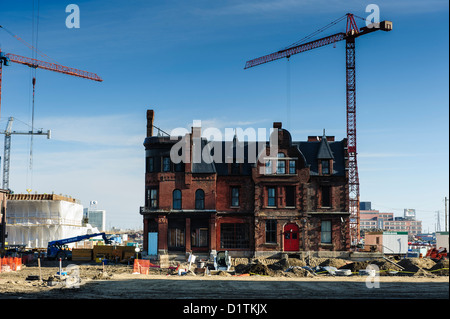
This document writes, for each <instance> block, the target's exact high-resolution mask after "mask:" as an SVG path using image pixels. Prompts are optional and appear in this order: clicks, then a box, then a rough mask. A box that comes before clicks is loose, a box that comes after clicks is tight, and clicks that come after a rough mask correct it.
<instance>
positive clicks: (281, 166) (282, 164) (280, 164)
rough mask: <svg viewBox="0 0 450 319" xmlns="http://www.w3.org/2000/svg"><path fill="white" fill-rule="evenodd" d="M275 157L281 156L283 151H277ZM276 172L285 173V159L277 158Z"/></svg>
mask: <svg viewBox="0 0 450 319" xmlns="http://www.w3.org/2000/svg"><path fill="white" fill-rule="evenodd" d="M277 157H278V158H283V157H284V154H283V153H278V154H277ZM277 174H286V161H284V160H278V161H277Z"/></svg>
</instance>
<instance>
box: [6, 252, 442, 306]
mask: <svg viewBox="0 0 450 319" xmlns="http://www.w3.org/2000/svg"><path fill="white" fill-rule="evenodd" d="M370 263H371V264H375V265H377V267H378V268H379V270H380V271H379V273H378V274H379V276H376V277H375V278H372V279H371V278H369V277H368V276H363V275H361V274H358V272H359V270H364V269H366V267H367V265H368V264H369V262H368V261H367V262H352V261H348V260H342V259H318V258H315V259H310V260H299V259H295V258H292V259H282V260H268V259H266V260H253V261H251V262H246V260H234V265H233V267H232V269H231V271H230V272H225V271H210V273H209V274H208V273H205V271H204V269H197V268H195V266H194V265H192V267H191V271H187V272H186V273H184V274H183V275H181V276H180V275H178V271H177V270H176V269H173V268H172V269H160V268H156V267H150V268H149V272H148V274H136V273H133V266H132V265H124V264H116V265H99V264H95V263H81V262H71V261H64V262H63V264H62V267H63V269H62V270H63V272H67V274H64V275H63V276H58V275H57V272H58V271H59V262H57V261H43V262H42V265H41V267H40V268H39V267H38V266H37V263H33V264H30V265H27V266H22V268H21V270H19V271H15V272H12V271H11V272H3V273H0V299H17V298H20V299H91V298H95V299H150V298H152V299H155V298H156V299H184V298H197V299H209V298H215V299H217V298H218V299H220V298H226V299H230V298H231V299H234V298H242V299H245V298H249V299H252V298H270V299H277V298H282V299H292V298H295V299H298V298H299V299H303V298H321V299H323V298H375V299H376V298H382V299H385V298H402V299H403V298H412V299H416V298H419V299H427V298H430V299H436V298H438V299H441V298H445V299H448V298H449V295H448V294H449V289H448V287H449V285H448V284H449V277H448V276H449V274H448V260H446V261H441V262H438V263H436V262H434V261H432V260H430V259H419V258H406V259H402V260H400V261H398V263H396V264H393V263H389V262H387V261H385V260H375V261H371V262H370ZM69 265H75V266H69ZM174 266H175V265H174ZM177 266H180V268H187V267H188V264H181V265H177ZM327 266H328V267H335V268H333V269H350V271H351V272H352V275H351V276H340V275H336V274H332V273H330V272H328V271H327V270H326V269H330V268H326V267H327ZM315 267H316V268H315ZM317 267H323V268H320V269H319V268H317ZM311 269H315V270H316V271H315V272H312V271H311ZM317 270H321V271H317ZM39 276H40V278H41V280H39ZM375 280H376V282H377V284H378V286H376V285H375ZM368 281H370V282H372V284H370V283H369V286H370V285H371V288H379V289H371V288H369V287H368ZM374 285H375V286H374Z"/></svg>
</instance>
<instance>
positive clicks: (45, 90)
mask: <svg viewBox="0 0 450 319" xmlns="http://www.w3.org/2000/svg"><path fill="white" fill-rule="evenodd" d="M37 3H38V1H37V0H34V5H35V8H36V7H37ZM70 3H75V4H77V5H78V6H79V8H80V28H79V29H68V28H66V25H65V20H66V17H67V15H68V13H66V12H65V8H66V6H67V5H68V4H70ZM370 3H375V4H377V5H378V6H379V8H380V14H381V19H382V20H384V19H385V20H391V21H393V25H394V30H393V31H392V32H375V33H373V34H370V35H367V36H364V37H361V38H359V39H358V40H357V43H356V63H357V64H356V67H357V74H356V79H357V132H358V140H357V142H358V153H359V155H358V165H359V173H360V184H361V186H360V189H361V200H362V201H371V202H372V207H374V208H375V209H379V210H381V211H387V212H394V213H395V214H396V215H398V216H401V215H402V213H403V209H404V208H415V209H416V211H417V215H418V218H419V219H421V220H423V222H424V229H425V230H428V229H430V230H431V231H433V230H434V228H435V222H436V213H435V212H436V211H438V210H440V211H441V213H442V215H441V224H442V228H443V211H444V197H445V196H447V197H448V194H449V191H448V175H449V174H448V173H449V172H448V167H449V161H448V155H449V149H448V144H449V140H448V137H449V134H448V133H449V122H448V118H449V114H448V110H449V107H448V105H449V90H448V86H449V83H448V82H449V76H448V70H449V65H448V59H449V44H448V38H449V36H448V22H449V20H448V17H449V14H448V12H449V10H448V9H449V8H448V1H445V0H434V1H427V2H423V1H417V0H414V1H406V0H402V1H397V0H396V1H377V2H374V1H356V0H354V1H341V0H336V1H322V0H319V1H295V0H278V1H268V0H263V1H256V0H247V1H237V0H235V1H232V0H214V1H211V0H208V1H206V0H204V1H197V0H190V1H185V0H180V1H171V0H159V1H155V0H151V1H126V2H124V1H49V0H40V1H39V25H38V28H36V27H35V28H34V30H35V31H36V30H37V31H38V33H37V34H38V42H37V44H38V50H40V51H42V52H43V53H45V54H46V55H47V56H49V57H51V58H52V59H53V60H55V61H57V62H58V63H60V64H62V65H66V66H70V67H74V68H78V69H82V70H87V71H90V72H94V73H97V74H98V75H99V76H101V77H102V78H103V79H104V82H102V83H98V82H94V81H89V80H85V79H80V78H77V77H71V76H67V75H62V74H59V73H55V72H50V71H45V70H37V84H36V98H35V127H36V128H43V129H44V130H47V129H51V130H52V139H50V140H47V139H46V138H45V137H43V136H35V137H34V141H33V166H32V170H30V169H29V152H30V138H29V137H26V136H13V138H12V153H11V172H10V186H11V188H12V189H13V190H14V191H15V192H16V193H25V192H26V189H27V188H31V189H33V192H38V193H50V192H52V191H53V192H55V193H57V194H59V193H61V194H67V195H70V196H72V197H75V198H77V199H79V200H80V201H81V202H82V204H83V205H84V206H88V205H89V202H90V201H91V200H97V201H98V208H102V209H106V210H107V214H108V215H107V226H108V227H110V226H116V227H123V228H128V227H141V220H142V218H141V216H140V215H139V207H140V206H142V205H143V204H144V156H145V155H144V148H143V145H142V143H143V140H144V137H145V133H146V127H145V126H146V122H145V121H146V119H145V112H146V110H147V109H148V108H153V109H154V110H155V112H156V119H155V125H157V126H159V127H161V128H163V129H165V130H167V131H170V130H171V129H174V128H177V127H186V128H188V127H189V126H190V125H191V123H192V121H193V120H202V123H203V125H204V126H213V127H217V128H219V129H221V130H222V129H224V128H226V127H242V128H246V127H253V128H259V127H262V128H264V127H265V128H270V127H271V126H272V122H274V121H281V122H283V124H284V126H285V127H286V128H288V129H289V130H290V131H291V133H292V135H293V138H294V139H295V140H305V139H306V138H307V136H308V135H319V134H322V131H323V129H326V132H327V135H335V136H336V138H337V139H342V138H344V137H345V136H346V119H345V43H344V42H341V43H338V44H337V45H336V47H333V46H332V45H331V46H327V47H323V48H320V49H315V50H312V51H309V52H306V53H302V54H298V55H296V56H293V57H291V59H290V61H289V62H287V61H286V60H285V59H283V60H279V61H275V62H272V63H268V64H264V65H261V66H258V67H255V68H251V69H248V70H244V65H245V62H246V61H247V60H250V59H253V58H256V57H259V56H261V55H265V54H268V53H272V52H275V51H277V50H279V49H282V48H284V47H286V46H288V45H290V44H291V43H294V42H296V41H298V40H299V39H301V38H303V37H304V36H306V35H308V34H310V33H312V32H314V31H316V30H317V29H319V28H321V27H322V26H325V25H327V24H328V23H329V22H331V21H333V20H335V19H337V18H339V17H341V16H343V15H344V14H345V13H347V12H352V13H354V14H355V15H358V16H360V17H366V16H367V14H368V13H366V12H365V8H366V6H367V5H368V4H370ZM32 9H33V1H32V0H23V1H15V2H12V1H10V2H6V3H2V9H1V11H0V25H3V26H4V27H6V28H7V29H8V30H10V31H11V32H13V33H14V34H16V35H18V36H20V37H21V38H23V39H24V40H25V41H27V42H28V43H32V32H33V27H32V26H33V24H32V21H33V20H32V17H33V10H32ZM35 13H36V10H35ZM35 22H36V19H35ZM357 22H358V25H359V26H360V27H362V26H364V21H362V20H357ZM344 30H345V23H344V22H343V23H341V24H339V25H336V26H334V27H332V28H330V29H329V30H327V31H326V32H324V33H323V34H321V36H326V35H330V34H333V33H337V32H342V31H344ZM0 46H1V49H2V51H4V52H8V53H14V54H19V55H24V56H30V57H31V56H32V54H33V53H32V52H31V50H30V49H29V48H27V47H26V46H25V45H23V43H21V42H19V41H17V40H16V39H14V38H13V37H11V36H10V35H9V34H8V33H6V32H4V30H0ZM37 58H38V59H41V60H45V59H46V58H44V57H42V56H38V57H37ZM31 78H32V71H31V69H30V68H28V67H26V66H22V65H19V64H12V65H11V66H8V67H4V69H3V81H2V101H1V102H2V109H1V119H0V129H1V130H3V129H4V128H5V127H6V123H7V119H8V117H10V116H12V117H14V118H16V119H17V120H16V121H15V122H14V124H13V129H14V130H17V131H24V130H25V131H26V130H29V125H30V124H31ZM1 145H2V146H3V143H1Z"/></svg>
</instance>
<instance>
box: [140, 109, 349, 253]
mask: <svg viewBox="0 0 450 319" xmlns="http://www.w3.org/2000/svg"><path fill="white" fill-rule="evenodd" d="M153 116H154V114H153V111H152V110H149V111H147V138H146V139H145V141H144V146H145V151H146V173H145V193H146V197H145V206H144V207H141V210H140V213H141V215H142V216H143V220H144V250H145V251H147V252H148V253H149V254H166V253H169V252H191V251H192V252H194V253H195V252H197V253H199V252H204V253H210V252H215V251H221V250H228V251H229V252H230V254H231V255H232V256H247V257H251V256H258V255H273V254H277V253H280V252H295V253H299V252H302V251H321V250H328V251H347V250H349V248H350V238H349V213H348V177H347V161H346V158H347V156H346V142H347V141H346V139H344V140H342V141H335V140H334V137H330V136H325V135H324V136H313V137H311V136H310V137H308V140H307V141H304V142H295V141H292V138H291V135H290V133H289V132H288V131H287V130H285V129H283V128H282V125H281V123H274V127H273V129H274V133H272V134H274V135H271V136H273V137H274V138H276V142H278V144H277V145H275V146H277V149H276V153H274V150H275V147H273V145H271V143H270V142H264V143H258V145H257V147H254V145H253V144H256V143H253V144H252V142H248V141H239V140H238V139H237V138H235V139H234V140H233V141H215V142H214V141H207V140H206V139H204V138H202V137H201V128H196V127H193V128H192V131H191V132H190V134H186V135H185V136H179V137H175V138H174V137H169V136H153ZM182 143H183V144H182ZM179 145H186V146H187V147H186V148H185V149H177V146H179ZM198 146H200V148H197V147H198ZM211 146H212V148H213V150H212V149H211ZM208 147H210V148H208ZM271 147H272V149H271ZM198 150H200V152H201V154H202V155H203V156H201V158H200V160H192V158H194V159H195V156H196V155H195V154H194V153H195V152H197V151H198ZM171 151H172V155H174V154H176V155H178V156H179V158H182V159H183V160H182V161H181V162H179V163H178V162H177V160H174V158H175V157H174V156H171ZM196 154H197V153H196ZM205 154H206V156H205ZM254 158H257V159H259V160H257V161H255V160H254Z"/></svg>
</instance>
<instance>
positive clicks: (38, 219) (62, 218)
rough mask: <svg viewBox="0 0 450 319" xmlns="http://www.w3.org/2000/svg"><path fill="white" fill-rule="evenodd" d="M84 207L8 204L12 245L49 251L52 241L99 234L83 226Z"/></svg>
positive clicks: (41, 202)
mask: <svg viewBox="0 0 450 319" xmlns="http://www.w3.org/2000/svg"><path fill="white" fill-rule="evenodd" d="M82 219H83V206H82V205H81V204H78V203H71V202H67V201H63V200H8V202H7V209H6V231H7V233H8V238H7V239H6V241H7V243H8V245H25V246H26V247H27V248H46V247H47V244H48V242H49V241H53V240H57V239H63V238H69V237H75V236H79V235H85V234H91V233H96V232H98V230H97V229H96V228H95V229H93V228H92V227H91V226H90V225H87V226H82Z"/></svg>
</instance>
